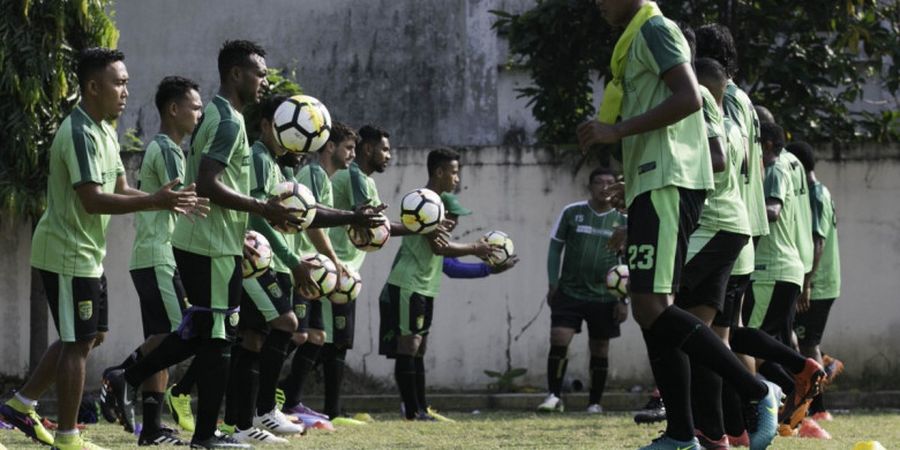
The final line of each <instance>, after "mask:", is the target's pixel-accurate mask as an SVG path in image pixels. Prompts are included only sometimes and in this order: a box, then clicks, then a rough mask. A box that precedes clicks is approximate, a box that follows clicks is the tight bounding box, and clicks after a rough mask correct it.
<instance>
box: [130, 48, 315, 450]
mask: <svg viewBox="0 0 900 450" xmlns="http://www.w3.org/2000/svg"><path fill="white" fill-rule="evenodd" d="M265 54H266V52H265V50H264V49H263V48H262V47H260V46H258V45H257V44H255V43H253V42H250V41H243V40H237V41H226V42H225V44H224V45H223V46H222V49H221V50H220V51H219V56H218V67H219V79H220V82H221V86H220V89H219V93H218V95H216V96H215V97H214V98H213V99H212V101H210V102H209V103H208V104H207V106H206V108H205V110H204V114H203V117H202V118H201V120H200V124H199V125H198V127H197V128H196V129H195V130H194V134H193V136H192V139H191V153H190V156H189V158H188V159H187V170H186V178H187V179H188V180H190V181H192V180H196V182H197V186H198V191H199V192H200V193H202V194H203V195H206V196H208V197H209V198H210V201H211V206H210V213H209V215H208V216H207V218H206V219H204V220H197V221H189V220H183V219H179V220H178V221H177V222H176V224H175V231H174V233H173V235H172V246H173V247H174V250H173V252H174V255H175V262H176V264H177V266H178V270H179V272H180V273H181V276H182V282H183V284H184V288H185V291H186V293H187V295H188V299H189V300H190V302H191V305H192V306H191V307H190V308H188V309H187V310H186V313H185V315H184V318H183V319H182V323H181V327H180V328H179V330H178V331H177V332H175V333H171V334H169V335H168V336H167V337H166V338H165V339H164V340H163V341H162V343H160V345H159V347H157V349H156V350H154V351H153V352H151V353H150V354H149V355H146V356H145V357H144V358H142V359H141V360H139V361H138V362H136V363H135V364H134V365H132V366H131V367H129V368H128V369H126V370H125V373H124V381H125V382H126V383H127V386H126V387H128V388H134V387H136V386H137V385H139V384H140V383H141V382H142V381H143V380H144V379H146V378H147V377H149V376H150V375H152V374H153V373H155V372H157V371H158V370H160V369H162V368H164V367H168V366H170V365H172V364H174V363H176V362H179V361H182V360H184V359H185V358H187V357H189V356H191V355H196V356H195V358H196V359H195V362H194V363H195V364H197V365H198V367H199V368H200V369H199V370H198V372H199V373H198V374H197V388H198V394H199V395H198V397H199V399H198V409H197V423H196V430H195V432H194V435H193V437H192V439H191V445H192V446H193V447H196V448H248V447H249V446H247V445H246V444H241V443H239V442H237V441H236V440H234V439H233V438H231V437H230V436H217V435H215V430H216V419H217V418H218V412H219V408H220V406H221V404H222V396H223V395H224V393H225V388H226V385H227V382H228V369H229V361H228V360H229V358H230V347H231V342H232V341H233V340H234V337H235V332H236V327H237V325H238V322H239V320H240V316H239V313H238V307H239V305H240V301H241V290H242V289H241V287H242V285H241V281H242V277H241V269H240V265H241V264H240V262H241V257H242V256H243V254H244V251H245V248H244V232H245V230H246V228H247V213H248V212H252V213H254V214H257V215H260V216H262V217H264V218H266V220H268V221H269V222H271V223H273V224H275V225H278V226H282V227H291V226H293V227H297V226H299V224H300V220H299V219H298V218H297V217H295V216H294V214H293V212H294V210H293V209H292V208H287V207H284V206H282V205H281V202H280V201H281V199H280V198H279V197H273V198H270V199H269V200H267V201H265V202H263V201H261V200H259V199H256V198H254V197H251V196H249V195H248V194H249V193H250V158H251V153H250V145H249V143H248V142H247V133H246V129H245V125H244V119H243V115H242V114H241V112H240V111H241V110H243V108H244V107H245V106H246V105H249V104H254V103H257V102H258V101H259V99H260V97H261V95H262V93H263V91H264V89H265V86H266V71H267V68H266V61H265ZM299 267H301V268H302V269H300V270H298V273H297V275H299V276H298V277H297V278H296V279H295V280H294V281H295V283H296V284H297V285H298V286H299V287H300V288H301V289H303V290H309V291H311V290H313V289H314V287H313V286H314V281H313V280H312V278H311V277H310V276H309V268H308V267H306V266H305V265H303V264H301V265H300V266H299ZM303 272H305V273H303ZM128 390H129V389H121V390H117V392H116V397H117V398H122V397H123V396H124V395H125V394H124V393H125V392H128ZM119 403H122V402H119Z"/></svg>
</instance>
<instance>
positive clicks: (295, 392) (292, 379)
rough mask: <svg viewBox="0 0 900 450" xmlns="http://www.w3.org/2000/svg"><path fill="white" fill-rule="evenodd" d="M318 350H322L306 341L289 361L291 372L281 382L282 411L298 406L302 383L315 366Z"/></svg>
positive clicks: (320, 347)
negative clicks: (282, 392) (282, 395)
mask: <svg viewBox="0 0 900 450" xmlns="http://www.w3.org/2000/svg"><path fill="white" fill-rule="evenodd" d="M320 350H322V346H321V345H316V344H313V343H311V342H309V341H307V342H306V343H304V344H303V345H301V346H300V348H298V349H297V351H296V352H294V358H293V360H291V372H290V374H289V375H288V376H287V378H285V379H284V380H283V381H282V382H281V389H282V390H283V391H284V409H288V408H293V407H295V406H297V405H298V404H300V397H301V396H302V393H303V383H304V381H305V380H306V375H307V374H309V371H310V370H312V368H313V366H315V365H316V359H318V357H319V351H320Z"/></svg>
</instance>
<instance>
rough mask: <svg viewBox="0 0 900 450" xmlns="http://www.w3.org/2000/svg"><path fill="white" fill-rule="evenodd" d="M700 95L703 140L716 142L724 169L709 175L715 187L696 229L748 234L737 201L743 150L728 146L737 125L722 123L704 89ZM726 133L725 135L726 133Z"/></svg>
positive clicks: (743, 209) (742, 209)
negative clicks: (704, 137)
mask: <svg viewBox="0 0 900 450" xmlns="http://www.w3.org/2000/svg"><path fill="white" fill-rule="evenodd" d="M701 92H702V94H703V116H704V117H705V121H706V129H707V138H708V139H718V140H719V143H720V145H721V146H722V150H724V151H725V170H722V171H721V172H716V173H714V174H713V180H714V181H715V188H714V189H713V191H712V192H710V193H708V194H707V196H706V200H705V202H704V206H703V212H702V213H701V215H700V227H701V228H707V229H709V230H713V231H727V232H731V233H737V234H746V235H749V234H750V223H749V221H748V219H747V208H746V207H745V206H744V202H743V201H742V200H741V192H740V188H739V187H738V185H739V184H740V171H741V164H743V161H744V159H743V158H742V154H743V150H742V149H741V148H740V146H734V145H730V143H731V142H732V141H733V140H734V139H733V138H734V135H735V134H736V133H737V134H740V130H738V129H737V126H735V125H734V123H733V122H732V121H731V120H729V119H725V121H724V122H723V120H722V113H721V111H719V107H718V105H716V101H715V99H714V98H713V96H712V94H710V93H709V91H707V90H706V89H705V88H703V89H701ZM726 133H727V134H726Z"/></svg>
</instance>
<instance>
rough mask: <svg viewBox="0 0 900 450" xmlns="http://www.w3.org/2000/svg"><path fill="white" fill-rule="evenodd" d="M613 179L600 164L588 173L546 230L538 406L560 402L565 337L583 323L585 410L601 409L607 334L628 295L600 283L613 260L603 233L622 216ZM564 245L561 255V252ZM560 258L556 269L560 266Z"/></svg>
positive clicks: (554, 407)
mask: <svg viewBox="0 0 900 450" xmlns="http://www.w3.org/2000/svg"><path fill="white" fill-rule="evenodd" d="M615 183H616V176H615V174H614V173H613V172H612V171H611V170H609V169H604V168H597V169H594V170H593V171H592V172H591V173H590V175H589V176H588V186H587V188H588V193H589V194H590V196H589V197H588V199H587V200H584V201H580V202H575V203H572V204H570V205H568V206H566V207H565V208H563V210H562V212H560V214H559V217H558V218H557V219H556V224H555V225H554V226H553V230H551V232H550V248H549V249H548V251H547V277H548V280H549V286H550V287H549V289H548V292H547V304H549V305H550V354H549V355H548V356H547V386H548V389H549V391H550V392H549V394H547V398H545V399H544V401H543V403H541V404H540V405H538V407H537V410H538V411H539V412H549V411H559V412H562V411H563V410H564V408H565V406H564V405H563V401H562V398H561V396H562V395H561V391H562V381H563V378H564V377H565V375H566V367H567V365H568V358H567V354H568V351H569V343H571V342H572V338H573V337H574V336H575V334H576V333H581V323H582V321H583V322H585V323H587V329H588V347H589V349H590V352H591V358H590V365H589V366H588V367H589V370H590V374H591V387H590V396H589V397H590V398H589V399H588V408H587V411H588V412H589V413H600V412H603V408H602V407H601V406H600V400H601V399H602V397H603V390H604V388H605V387H606V375H607V371H608V368H609V340H610V339H613V338H616V337H619V335H620V334H621V332H620V330H619V324H620V323H622V322H624V321H625V319H627V318H628V299H627V297H626V298H623V299H621V300H620V299H618V298H616V297H615V296H614V295H612V294H611V293H610V292H609V291H608V290H607V289H606V283H605V277H604V276H602V275H603V274H606V272H608V271H609V269H610V268H612V267H613V266H615V265H616V264H618V263H619V258H618V256H617V255H616V252H615V250H611V249H609V248H608V247H607V244H608V242H609V238H610V237H611V236H612V234H613V231H614V230H615V229H617V228H618V227H621V226H624V225H625V223H626V220H627V218H626V217H625V215H624V214H622V213H620V212H619V211H617V210H616V209H614V208H613V207H612V205H611V204H610V202H609V195H608V193H607V188H609V187H610V186H612V185H614V184H615ZM563 250H565V258H562V253H563ZM560 263H562V272H560Z"/></svg>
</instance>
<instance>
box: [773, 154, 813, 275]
mask: <svg viewBox="0 0 900 450" xmlns="http://www.w3.org/2000/svg"><path fill="white" fill-rule="evenodd" d="M778 158H779V159H784V161H785V162H787V163H788V164H789V165H790V167H791V183H792V184H793V186H794V196H795V197H797V207H796V208H794V215H795V218H794V243H795V244H796V245H797V252H798V253H800V261H802V262H803V273H809V271H811V270H812V266H813V251H814V249H813V240H812V233H813V220H812V207H811V206H810V196H809V188H808V187H807V181H806V170H804V169H803V164H802V163H801V162H800V160H799V159H797V157H796V156H795V155H794V154H793V153H791V152H789V151H782V152H781V156H779V157H778Z"/></svg>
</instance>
